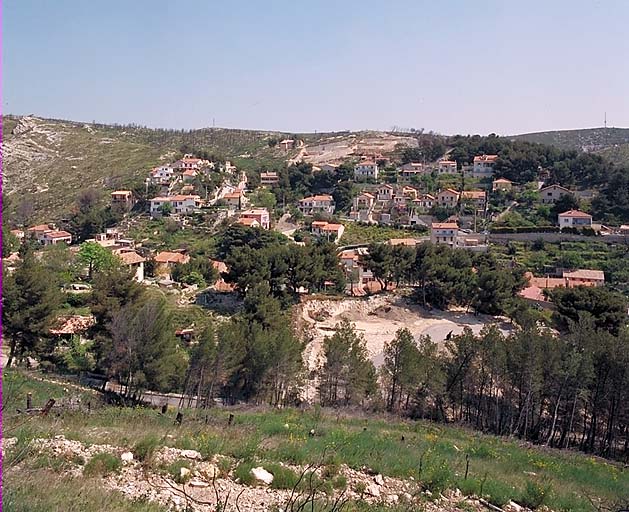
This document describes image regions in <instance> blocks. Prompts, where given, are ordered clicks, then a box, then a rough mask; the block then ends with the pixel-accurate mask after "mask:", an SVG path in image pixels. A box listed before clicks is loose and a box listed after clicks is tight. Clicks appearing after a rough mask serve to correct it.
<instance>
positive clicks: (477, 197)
mask: <svg viewBox="0 0 629 512" xmlns="http://www.w3.org/2000/svg"><path fill="white" fill-rule="evenodd" d="M460 200H461V201H462V202H465V203H470V204H471V205H473V206H474V208H476V209H479V210H484V209H485V206H486V204H487V193H486V192H485V191H484V190H464V191H463V192H461V196H460Z"/></svg>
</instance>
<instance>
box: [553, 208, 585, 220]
mask: <svg viewBox="0 0 629 512" xmlns="http://www.w3.org/2000/svg"><path fill="white" fill-rule="evenodd" d="M559 216H560V217H572V218H579V219H591V218H592V216H591V215H590V214H589V213H585V212H582V211H581V210H568V211H567V212H563V213H560V214H559Z"/></svg>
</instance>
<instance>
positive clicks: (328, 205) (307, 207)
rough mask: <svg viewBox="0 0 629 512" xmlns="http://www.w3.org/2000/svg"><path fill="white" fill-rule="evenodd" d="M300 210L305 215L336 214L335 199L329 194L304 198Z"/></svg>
mask: <svg viewBox="0 0 629 512" xmlns="http://www.w3.org/2000/svg"><path fill="white" fill-rule="evenodd" d="M298 208H299V211H301V213H303V214H304V215H313V214H315V213H334V199H333V197H332V196H331V195H328V194H321V195H316V196H310V197H304V198H303V199H302V200H300V201H299V207H298Z"/></svg>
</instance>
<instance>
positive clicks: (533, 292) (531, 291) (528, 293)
mask: <svg viewBox="0 0 629 512" xmlns="http://www.w3.org/2000/svg"><path fill="white" fill-rule="evenodd" d="M518 295H519V296H520V297H522V298H524V299H529V300H536V301H539V302H546V297H545V296H544V292H543V291H542V289H541V288H540V287H539V286H535V285H531V286H528V287H526V288H524V289H523V290H522V291H520V292H519V293H518Z"/></svg>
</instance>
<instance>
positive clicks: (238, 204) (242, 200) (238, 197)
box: [222, 189, 247, 210]
mask: <svg viewBox="0 0 629 512" xmlns="http://www.w3.org/2000/svg"><path fill="white" fill-rule="evenodd" d="M222 199H223V201H225V203H226V204H227V206H229V207H230V208H232V209H234V210H240V209H241V208H243V207H244V206H245V205H246V204H247V198H246V197H245V193H244V192H243V191H242V190H240V189H237V190H234V191H233V192H229V193H227V194H225V195H224V196H223V197H222Z"/></svg>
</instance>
